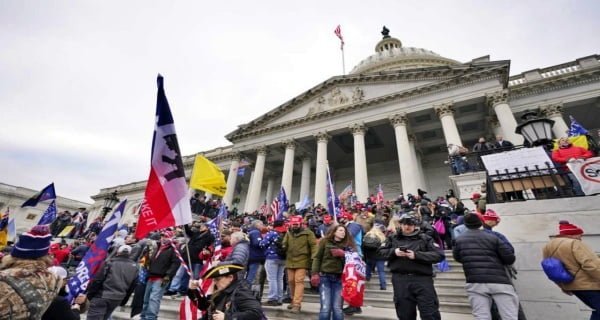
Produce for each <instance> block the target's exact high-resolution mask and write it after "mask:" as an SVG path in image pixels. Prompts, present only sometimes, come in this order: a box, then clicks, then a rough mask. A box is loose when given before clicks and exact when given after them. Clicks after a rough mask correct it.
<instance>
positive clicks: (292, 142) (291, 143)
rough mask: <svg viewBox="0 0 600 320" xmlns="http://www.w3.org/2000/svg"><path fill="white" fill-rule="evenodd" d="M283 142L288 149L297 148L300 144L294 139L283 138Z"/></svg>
mask: <svg viewBox="0 0 600 320" xmlns="http://www.w3.org/2000/svg"><path fill="white" fill-rule="evenodd" d="M281 143H282V144H283V145H284V146H285V148H286V149H292V150H295V149H296V147H297V146H298V143H297V142H296V140H294V139H288V140H283V141H282V142H281Z"/></svg>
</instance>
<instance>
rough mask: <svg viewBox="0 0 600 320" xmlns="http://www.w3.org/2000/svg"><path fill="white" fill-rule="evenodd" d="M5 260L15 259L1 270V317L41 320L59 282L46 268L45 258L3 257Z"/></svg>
mask: <svg viewBox="0 0 600 320" xmlns="http://www.w3.org/2000/svg"><path fill="white" fill-rule="evenodd" d="M8 259H14V261H13V262H12V263H11V264H10V265H9V266H8V267H6V268H3V269H2V270H1V271H0V297H1V299H0V319H12V320H21V319H40V318H41V317H42V315H43V314H44V312H45V311H46V309H47V308H48V306H49V305H50V303H51V302H52V300H53V299H54V297H55V296H56V294H57V293H58V291H59V289H60V287H61V284H62V281H60V280H58V279H57V277H56V276H55V275H54V274H53V273H51V272H50V271H48V265H47V264H46V262H45V261H42V260H29V259H20V258H14V257H11V256H8V257H4V258H3V260H8ZM3 263H6V261H3Z"/></svg>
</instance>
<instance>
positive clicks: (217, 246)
mask: <svg viewBox="0 0 600 320" xmlns="http://www.w3.org/2000/svg"><path fill="white" fill-rule="evenodd" d="M224 206H225V205H223V204H222V205H221V209H220V210H219V214H217V216H216V217H215V218H213V219H212V220H210V221H209V222H207V223H206V226H207V227H208V230H210V233H211V234H212V235H213V237H214V238H215V242H214V244H213V245H214V251H213V256H212V259H209V261H207V262H206V263H205V264H204V265H203V266H202V272H201V274H204V273H206V270H208V269H210V268H212V267H213V266H215V265H216V264H218V261H219V259H220V257H221V231H220V228H221V221H223V219H225V212H227V210H225V209H224ZM212 284H213V282H212V279H205V280H202V279H200V289H202V292H203V293H204V294H205V295H210V294H212V292H213V285H212Z"/></svg>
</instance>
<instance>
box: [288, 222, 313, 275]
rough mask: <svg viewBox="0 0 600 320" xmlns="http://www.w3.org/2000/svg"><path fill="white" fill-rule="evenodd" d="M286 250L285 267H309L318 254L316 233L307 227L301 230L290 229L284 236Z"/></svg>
mask: <svg viewBox="0 0 600 320" xmlns="http://www.w3.org/2000/svg"><path fill="white" fill-rule="evenodd" d="M283 247H284V248H285V251H286V258H285V267H286V268H290V269H309V268H310V267H311V264H312V259H313V258H314V256H315V255H316V254H317V239H316V238H315V234H314V233H313V232H312V231H310V230H307V229H301V230H300V231H299V232H293V231H292V230H290V231H288V232H287V233H286V234H285V237H284V238H283Z"/></svg>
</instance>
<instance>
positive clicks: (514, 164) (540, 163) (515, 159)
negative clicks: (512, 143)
mask: <svg viewBox="0 0 600 320" xmlns="http://www.w3.org/2000/svg"><path fill="white" fill-rule="evenodd" d="M481 160H482V161H483V164H484V165H485V169H486V170H487V172H488V174H490V175H494V174H496V171H498V172H499V173H501V174H502V173H505V172H506V170H507V169H508V172H509V173H514V172H515V171H516V170H519V171H520V172H523V171H530V170H536V166H537V167H538V168H539V169H540V170H544V169H548V166H550V168H554V164H552V160H550V157H548V154H547V153H546V151H545V150H544V148H542V147H535V148H521V149H517V150H513V151H506V152H500V153H492V154H489V155H486V156H482V157H481Z"/></svg>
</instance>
